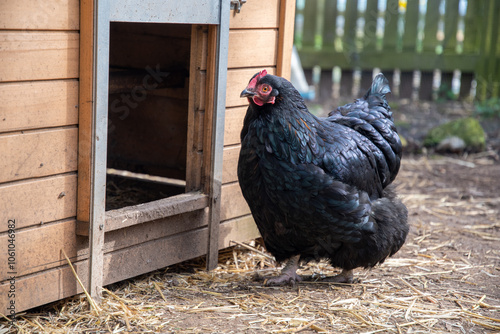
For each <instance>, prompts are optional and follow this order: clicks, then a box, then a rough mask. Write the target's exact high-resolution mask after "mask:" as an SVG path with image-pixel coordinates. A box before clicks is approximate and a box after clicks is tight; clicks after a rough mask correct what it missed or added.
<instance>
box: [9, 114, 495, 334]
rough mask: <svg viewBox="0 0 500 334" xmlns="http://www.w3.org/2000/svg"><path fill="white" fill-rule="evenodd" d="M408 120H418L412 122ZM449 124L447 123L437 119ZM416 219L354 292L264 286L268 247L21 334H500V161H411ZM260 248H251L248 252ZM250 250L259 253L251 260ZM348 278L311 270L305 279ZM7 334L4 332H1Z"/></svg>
mask: <svg viewBox="0 0 500 334" xmlns="http://www.w3.org/2000/svg"><path fill="white" fill-rule="evenodd" d="M407 117H408V116H407ZM436 119H437V120H438V121H439V117H436ZM396 183H397V184H398V188H397V189H398V193H399V195H400V197H401V198H402V200H403V202H404V203H405V204H406V205H407V207H408V209H409V220H410V225H411V231H410V234H409V237H408V239H407V242H406V244H405V245H404V246H403V248H402V249H401V250H400V251H399V252H398V253H397V254H396V255H395V256H394V257H393V258H390V259H389V260H387V261H386V262H385V263H384V264H382V265H380V266H378V267H376V268H374V269H372V270H357V271H356V272H355V283H354V284H331V283H322V282H321V280H318V281H313V282H301V283H299V284H297V285H296V286H285V287H265V286H263V284H262V282H261V281H259V280H257V279H256V276H262V275H272V274H276V273H277V268H276V266H275V264H274V262H273V261H272V260H271V259H269V258H268V256H266V254H265V253H264V249H263V247H262V246H261V245H260V243H259V241H253V242H252V243H249V246H248V247H243V246H241V245H237V246H235V247H234V248H231V249H228V250H225V251H223V252H221V254H220V259H219V267H218V268H217V269H216V270H214V271H212V272H206V271H204V270H203V268H204V260H203V259H196V260H193V261H189V262H186V263H182V264H179V265H176V266H172V267H169V268H165V269H164V270H160V271H157V272H155V273H151V274H147V275H143V276H141V277H138V278H135V279H131V280H128V281H125V282H121V283H118V284H114V285H112V286H108V287H106V290H105V291H104V300H103V302H102V304H101V306H100V310H98V311H96V310H93V309H92V308H91V307H90V306H89V304H88V302H87V300H86V299H85V297H84V296H77V297H73V298H70V299H67V300H64V301H61V302H58V303H54V304H51V305H48V306H45V307H42V308H39V309H36V310H32V311H30V312H26V313H23V314H20V315H19V316H18V318H17V328H16V330H18V331H19V332H20V333H21V332H22V333H44V332H50V333H118V332H122V333H138V332H150V333H295V332H300V333H443V332H445V333H500V218H499V217H500V196H499V195H500V194H499V190H498V189H499V186H500V160H499V157H498V151H497V150H494V149H491V147H490V148H489V151H487V152H483V153H477V154H468V155H461V156H456V155H454V156H433V155H418V156H410V155H407V156H406V157H405V158H404V159H403V164H402V168H401V172H400V174H399V175H398V177H397V179H396ZM249 248H250V249H249ZM251 249H252V250H251ZM336 273H338V271H337V270H336V269H334V268H331V267H329V266H328V265H326V264H325V263H309V264H308V265H306V266H304V267H303V268H302V269H301V270H300V272H299V274H302V275H311V274H314V275H315V277H318V278H321V276H325V275H326V276H329V275H334V274H336ZM0 333H2V330H1V327H0Z"/></svg>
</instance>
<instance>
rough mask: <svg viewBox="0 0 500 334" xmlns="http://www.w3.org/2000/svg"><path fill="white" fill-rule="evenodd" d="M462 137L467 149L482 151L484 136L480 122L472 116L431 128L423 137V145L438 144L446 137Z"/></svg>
mask: <svg viewBox="0 0 500 334" xmlns="http://www.w3.org/2000/svg"><path fill="white" fill-rule="evenodd" d="M452 136H455V137H459V138H462V139H463V141H464V142H465V145H466V146H467V150H469V151H482V150H484V148H485V146H486V136H485V133H484V130H483V128H482V127H481V124H479V122H478V120H477V119H475V118H472V117H467V118H461V119H457V120H454V121H451V122H449V123H445V124H442V125H439V126H437V127H435V128H432V129H431V130H430V131H429V133H428V134H427V136H426V137H425V139H424V146H427V147H432V146H436V145H438V144H439V143H440V142H441V141H442V140H443V139H445V138H448V137H452Z"/></svg>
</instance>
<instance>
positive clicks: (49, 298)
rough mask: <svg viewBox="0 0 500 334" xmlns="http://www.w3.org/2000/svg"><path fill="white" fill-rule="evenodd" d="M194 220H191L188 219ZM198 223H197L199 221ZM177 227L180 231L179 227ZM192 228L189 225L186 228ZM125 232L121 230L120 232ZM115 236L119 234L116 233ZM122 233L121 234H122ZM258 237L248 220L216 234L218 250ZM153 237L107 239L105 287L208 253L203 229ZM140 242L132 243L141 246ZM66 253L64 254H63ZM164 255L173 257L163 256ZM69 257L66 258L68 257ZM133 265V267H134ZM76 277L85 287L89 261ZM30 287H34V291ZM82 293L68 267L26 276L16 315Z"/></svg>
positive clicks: (0, 303) (3, 286) (80, 264)
mask: <svg viewBox="0 0 500 334" xmlns="http://www.w3.org/2000/svg"><path fill="white" fill-rule="evenodd" d="M189 218H193V217H189ZM193 221H196V219H188V220H186V221H181V223H182V222H186V223H189V222H193ZM198 221H199V220H198ZM150 224H156V225H157V228H154V227H147V228H146V229H145V231H146V232H149V231H152V232H156V231H158V229H159V228H161V227H162V226H168V224H165V222H163V221H157V222H151V223H150ZM179 226H181V227H182V224H180V225H179ZM187 226H188V227H190V228H191V227H193V226H192V225H187ZM122 231H124V230H122ZM116 233H120V232H119V231H116ZM122 233H123V232H122ZM141 234H142V236H144V235H149V236H150V239H148V240H147V241H143V242H142V243H139V244H135V246H132V247H121V246H123V245H121V246H120V247H118V248H117V249H116V250H113V249H111V248H110V245H111V244H112V243H113V242H114V241H115V240H116V239H119V240H121V241H124V240H126V239H127V238H131V237H132V238H134V237H133V236H140V235H141ZM256 234H258V231H257V230H256V227H255V224H254V223H253V220H252V219H251V218H250V217H249V216H247V217H245V218H241V219H233V220H229V221H226V222H223V223H221V225H220V233H219V248H225V247H228V246H230V241H231V240H249V239H251V238H254V237H255V235H256ZM153 236H155V234H154V233H143V230H142V229H141V233H135V234H129V233H127V237H126V238H124V237H123V236H109V238H108V236H107V240H106V241H107V243H106V244H105V249H106V250H107V252H106V254H105V255H104V267H105V268H106V269H105V272H104V273H103V274H104V284H105V285H108V284H112V283H115V282H118V281H121V280H124V279H127V278H130V277H133V276H136V275H140V274H143V273H146V272H150V271H152V270H154V268H159V267H166V266H169V265H172V264H175V263H178V262H181V261H184V260H188V259H190V258H194V257H197V256H201V255H203V254H205V253H206V250H207V237H208V231H207V227H206V226H204V227H203V226H202V227H200V228H198V229H194V230H190V231H186V233H185V234H179V233H178V234H174V235H172V234H171V233H170V235H168V236H166V237H165V236H158V237H156V238H153ZM186 239H187V240H190V243H189V247H186ZM140 241H142V240H135V239H134V240H133V242H140ZM181 248H182V249H186V252H179V251H178V250H179V249H181ZM66 252H67V251H66ZM163 254H172V256H163ZM68 255H69V254H68ZM134 264H135V265H134ZM73 265H74V267H75V269H76V272H77V274H78V277H79V278H80V279H81V281H82V282H83V284H84V285H87V284H88V277H89V273H88V267H89V263H88V259H85V260H81V261H74V262H73ZM9 286H10V283H9V281H8V280H6V281H3V282H0V295H1V296H6V295H7V292H8V290H9ZM33 287H37V288H36V289H34V288H33ZM78 293H82V290H81V288H80V286H79V285H78V283H77V282H76V280H75V278H74V275H73V273H72V272H71V270H70V268H69V267H68V266H67V265H63V266H60V267H56V268H52V269H48V270H45V271H43V272H41V273H40V274H36V275H27V276H22V277H18V278H17V279H16V311H18V312H19V311H21V310H26V309H30V308H33V307H36V306H39V305H43V304H47V303H50V302H53V301H57V300H60V299H62V298H65V297H68V296H73V295H75V294H78ZM8 301H9V300H8V299H7V298H0V308H1V309H4V310H5V309H7V306H8V304H7V303H8Z"/></svg>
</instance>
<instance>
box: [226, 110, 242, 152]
mask: <svg viewBox="0 0 500 334" xmlns="http://www.w3.org/2000/svg"><path fill="white" fill-rule="evenodd" d="M246 112H247V106H243V107H235V108H227V109H226V118H225V124H224V145H226V146H227V145H235V144H239V143H240V133H241V129H242V128H243V120H244V119H245V114H246Z"/></svg>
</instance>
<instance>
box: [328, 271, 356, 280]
mask: <svg viewBox="0 0 500 334" xmlns="http://www.w3.org/2000/svg"><path fill="white" fill-rule="evenodd" d="M353 278H354V276H353V275H352V270H345V269H343V270H342V272H341V273H340V274H338V275H335V276H331V277H326V278H325V279H323V280H322V281H323V282H332V283H352V281H353Z"/></svg>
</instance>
